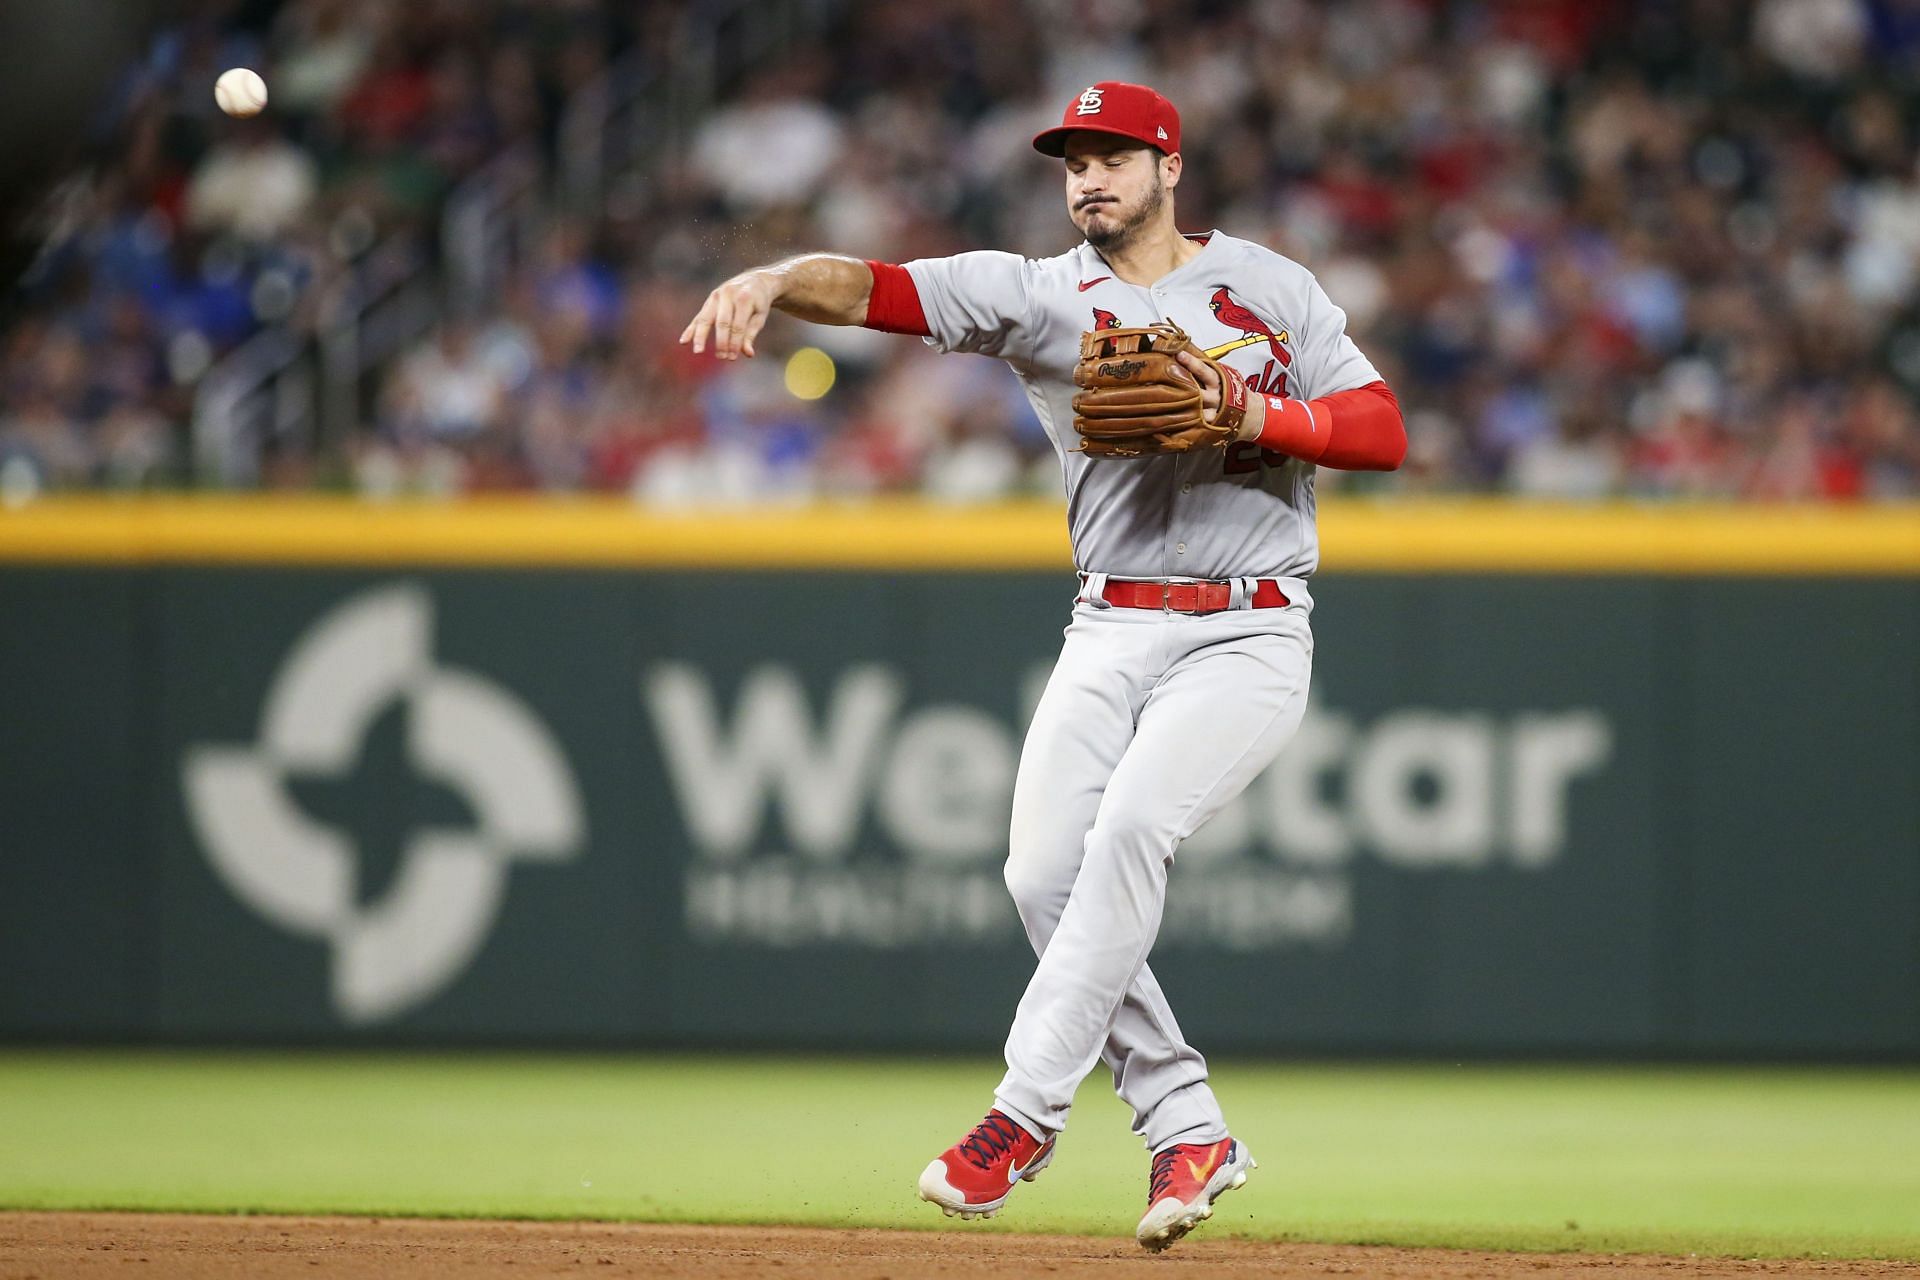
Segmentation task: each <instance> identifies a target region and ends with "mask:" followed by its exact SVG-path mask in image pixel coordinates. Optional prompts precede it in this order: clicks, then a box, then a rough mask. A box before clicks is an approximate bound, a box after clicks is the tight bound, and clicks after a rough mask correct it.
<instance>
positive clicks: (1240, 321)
mask: <svg viewBox="0 0 1920 1280" xmlns="http://www.w3.org/2000/svg"><path fill="white" fill-rule="evenodd" d="M1207 306H1208V307H1209V308H1211V309H1212V311H1213V314H1214V316H1215V317H1216V318H1217V319H1218V320H1219V321H1220V323H1221V324H1224V325H1226V326H1227V327H1228V328H1232V329H1238V330H1239V331H1240V332H1241V333H1242V334H1243V335H1244V336H1243V337H1241V338H1238V339H1236V340H1235V341H1233V342H1229V343H1227V344H1226V345H1224V346H1219V347H1214V348H1211V349H1210V350H1208V352H1207V354H1208V355H1210V356H1212V357H1213V358H1214V359H1216V360H1217V359H1219V358H1220V357H1221V356H1222V355H1225V354H1226V353H1227V352H1229V351H1238V350H1239V349H1240V348H1241V347H1253V346H1258V345H1259V344H1260V343H1262V342H1265V343H1266V344H1267V349H1268V350H1269V351H1271V352H1273V358H1274V359H1275V360H1278V361H1279V362H1280V367H1281V368H1282V369H1285V368H1287V367H1288V366H1290V365H1291V364H1292V363H1293V353H1292V352H1291V351H1288V350H1287V349H1286V347H1285V346H1283V345H1281V344H1283V343H1285V342H1288V341H1290V340H1291V339H1290V338H1289V337H1288V335H1287V331H1286V330H1285V329H1282V330H1280V331H1279V332H1278V333H1275V332H1274V331H1273V330H1272V329H1269V328H1268V327H1267V322H1266V321H1265V320H1262V319H1261V318H1260V317H1259V316H1257V315H1255V314H1253V312H1251V311H1249V310H1247V308H1245V307H1243V306H1241V305H1240V304H1239V303H1238V302H1235V301H1234V300H1233V294H1231V293H1229V292H1228V291H1227V286H1226V285H1221V286H1220V287H1219V288H1217V289H1215V290H1214V291H1213V297H1212V298H1211V299H1209V300H1208V302H1207Z"/></svg>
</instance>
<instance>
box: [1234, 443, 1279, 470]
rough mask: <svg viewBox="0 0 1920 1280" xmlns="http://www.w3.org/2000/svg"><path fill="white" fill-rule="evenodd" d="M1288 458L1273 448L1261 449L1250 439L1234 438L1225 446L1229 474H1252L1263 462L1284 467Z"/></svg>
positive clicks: (1271, 465)
mask: <svg viewBox="0 0 1920 1280" xmlns="http://www.w3.org/2000/svg"><path fill="white" fill-rule="evenodd" d="M1289 461H1290V459H1289V458H1288V457H1287V455H1286V454H1284V453H1281V452H1279V451H1278V450H1275V449H1262V448H1261V447H1260V446H1259V445H1257V444H1255V443H1253V441H1251V440H1236V441H1234V442H1233V443H1232V444H1230V445H1228V446H1227V460H1226V472H1227V474H1228V475H1230V476H1245V475H1252V474H1253V473H1254V472H1256V471H1258V470H1259V469H1260V465H1261V464H1262V463H1265V464H1266V465H1267V466H1269V467H1284V466H1286V465H1287V463H1288V462H1289Z"/></svg>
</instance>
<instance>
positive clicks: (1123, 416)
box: [1073, 324, 1247, 458]
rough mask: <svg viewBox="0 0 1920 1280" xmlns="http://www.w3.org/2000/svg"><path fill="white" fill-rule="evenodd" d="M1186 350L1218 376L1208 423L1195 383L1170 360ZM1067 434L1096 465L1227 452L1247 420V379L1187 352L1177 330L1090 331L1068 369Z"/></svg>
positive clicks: (1188, 346) (1151, 327)
mask: <svg viewBox="0 0 1920 1280" xmlns="http://www.w3.org/2000/svg"><path fill="white" fill-rule="evenodd" d="M1182 351H1191V352H1192V353H1193V354H1194V355H1196V356H1199V357H1200V358H1201V359H1202V360H1205V361H1206V362H1207V363H1208V364H1210V365H1212V366H1213V368H1214V371H1215V372H1217V373H1218V374H1219V375H1220V407H1219V409H1218V410H1216V411H1215V413H1214V415H1213V417H1212V418H1208V417H1207V416H1206V412H1205V410H1204V409H1203V408H1202V407H1201V403H1200V384H1199V383H1197V382H1195V381H1194V379H1193V375H1192V374H1190V373H1188V372H1187V370H1186V369H1185V368H1183V367H1182V366H1181V364H1180V361H1179V360H1178V359H1177V358H1176V357H1177V356H1178V355H1179V354H1180V353H1181V352H1182ZM1073 384H1074V385H1075V386H1076V387H1079V388H1080V390H1079V391H1078V392H1076V393H1075V394H1074V397H1073V429H1074V430H1075V431H1077V432H1079V433H1080V444H1079V445H1078V448H1079V449H1080V450H1081V451H1082V452H1084V453H1086V454H1088V455H1089V456H1090V457H1096V458H1144V457H1149V456H1151V455H1153V454H1160V453H1185V452H1186V451H1187V450H1189V449H1204V448H1209V447H1215V446H1220V445H1225V444H1227V443H1228V442H1229V441H1231V440H1232V439H1233V438H1234V436H1235V435H1236V434H1237V433H1238V432H1239V430H1240V423H1241V420H1242V419H1243V418H1245V416H1246V409H1247V384H1246V380H1245V379H1244V378H1242V377H1241V376H1240V375H1239V374H1238V373H1236V372H1235V371H1234V370H1233V369H1231V368H1229V367H1228V366H1226V365H1224V364H1221V363H1220V362H1219V361H1218V360H1215V359H1214V358H1213V357H1212V356H1209V355H1208V354H1207V353H1206V352H1204V351H1202V350H1200V348H1198V347H1196V346H1194V345H1193V342H1192V340H1191V339H1190V338H1188V337H1187V335H1186V331H1185V330H1183V329H1181V328H1180V326H1179V325H1176V324H1155V325H1147V326H1145V327H1143V328H1136V329H1093V330H1089V331H1088V332H1087V333H1085V334H1082V335H1081V337H1080V363H1079V364H1077V365H1075V366H1074V369H1073Z"/></svg>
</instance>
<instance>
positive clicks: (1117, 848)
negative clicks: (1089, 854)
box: [1091, 798, 1179, 859]
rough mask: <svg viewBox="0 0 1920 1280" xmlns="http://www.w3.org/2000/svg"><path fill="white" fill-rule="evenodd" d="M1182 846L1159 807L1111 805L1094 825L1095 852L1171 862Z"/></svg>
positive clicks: (1101, 811) (1125, 803) (1109, 804)
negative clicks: (1101, 851)
mask: <svg viewBox="0 0 1920 1280" xmlns="http://www.w3.org/2000/svg"><path fill="white" fill-rule="evenodd" d="M1178 843H1179V840H1178V834H1177V833H1176V831H1175V830H1174V826H1173V823H1172V820H1171V815H1169V814H1168V813H1166V812H1164V809H1163V808H1162V807H1159V806H1152V805H1144V804H1130V803H1128V802H1126V801H1124V800H1122V801H1120V802H1118V803H1114V802H1113V800H1112V799H1111V798H1110V799H1109V802H1108V803H1107V804H1106V805H1105V806H1103V807H1102V808H1101V810H1100V820H1099V821H1098V822H1096V823H1094V825H1093V838H1092V845H1091V847H1092V848H1097V849H1102V850H1105V851H1107V852H1108V853H1109V854H1113V853H1118V854H1120V855H1122V856H1126V855H1135V856H1151V857H1159V858H1163V859H1164V858H1170V857H1172V856H1173V849H1174V846H1175V845H1176V844H1178Z"/></svg>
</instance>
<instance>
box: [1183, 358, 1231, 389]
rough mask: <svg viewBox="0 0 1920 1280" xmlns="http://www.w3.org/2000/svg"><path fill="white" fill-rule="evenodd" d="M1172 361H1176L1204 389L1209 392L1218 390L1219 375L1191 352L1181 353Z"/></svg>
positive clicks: (1211, 366)
mask: <svg viewBox="0 0 1920 1280" xmlns="http://www.w3.org/2000/svg"><path fill="white" fill-rule="evenodd" d="M1174 359H1176V360H1178V361H1179V362H1180V363H1181V364H1182V365H1183V366H1184V367H1185V368H1186V370H1187V372H1188V373H1191V374H1192V375H1193V377H1194V381H1196V382H1198V383H1199V384H1200V385H1201V387H1203V388H1204V389H1206V390H1209V391H1217V390H1219V389H1220V375H1219V374H1218V373H1216V372H1215V371H1214V368H1213V365H1211V364H1210V363H1208V362H1207V361H1205V360H1202V359H1201V358H1200V357H1199V356H1197V355H1195V354H1193V352H1191V351H1182V352H1181V353H1180V354H1179V355H1177V356H1175V357H1174Z"/></svg>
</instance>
